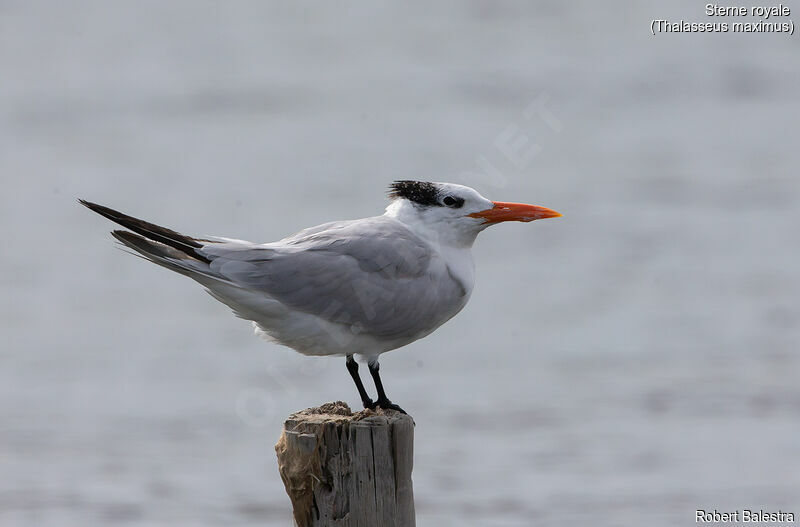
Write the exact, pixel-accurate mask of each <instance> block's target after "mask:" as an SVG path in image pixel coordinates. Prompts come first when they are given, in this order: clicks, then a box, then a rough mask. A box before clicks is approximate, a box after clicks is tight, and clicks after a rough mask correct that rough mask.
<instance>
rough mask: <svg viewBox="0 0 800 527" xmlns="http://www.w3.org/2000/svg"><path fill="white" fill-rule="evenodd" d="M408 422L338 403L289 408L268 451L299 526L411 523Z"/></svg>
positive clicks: (411, 424)
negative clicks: (272, 452)
mask: <svg viewBox="0 0 800 527" xmlns="http://www.w3.org/2000/svg"><path fill="white" fill-rule="evenodd" d="M413 448H414V421H413V419H412V418H411V417H410V416H408V415H406V414H403V413H401V412H397V411H394V410H383V409H380V408H379V409H376V410H363V411H360V412H356V413H353V412H352V411H351V410H350V407H349V406H348V405H347V403H344V402H342V401H337V402H331V403H325V404H323V405H321V406H319V407H316V408H308V409H306V410H302V411H299V412H295V413H293V414H291V415H290V416H289V418H288V419H287V420H286V422H285V423H284V427H283V432H282V434H281V437H280V439H279V440H278V443H277V444H276V445H275V452H276V454H277V456H278V471H279V472H280V475H281V479H282V480H283V484H284V486H285V487H286V493H287V494H288V495H289V499H290V500H291V502H292V508H293V514H294V519H295V522H296V523H297V525H298V526H300V527H332V526H337V527H361V526H363V527H374V526H377V525H380V526H382V527H409V526H414V525H415V517H414V492H413V487H412V482H411V471H412V467H413V457H414V452H413Z"/></svg>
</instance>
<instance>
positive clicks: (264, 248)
mask: <svg viewBox="0 0 800 527" xmlns="http://www.w3.org/2000/svg"><path fill="white" fill-rule="evenodd" d="M389 197H390V199H391V203H390V204H389V206H388V207H387V208H386V212H385V213H384V214H383V215H382V216H375V217H371V218H364V219H360V220H351V221H335V222H331V223H325V224H323V225H319V226H317V227H311V228H309V229H305V230H302V231H300V232H298V233H297V234H294V235H292V236H289V237H287V238H284V239H282V240H280V241H277V242H272V243H263V244H258V243H251V242H247V241H242V240H235V239H230V238H219V237H211V236H207V237H203V238H192V237H189V236H185V235H183V234H180V233H178V232H175V231H173V230H170V229H166V228H164V227H159V226H158V225H154V224H152V223H148V222H146V221H143V220H140V219H137V218H133V217H131V216H128V215H125V214H122V213H120V212H117V211H115V210H112V209H109V208H108V207H103V206H102V205H97V204H94V203H90V202H88V201H85V200H80V203H81V204H83V205H85V206H86V207H88V208H90V209H91V210H93V211H94V212H97V213H98V214H101V215H103V216H105V217H106V218H108V219H110V220H112V221H114V222H116V223H118V224H120V225H122V226H123V227H126V228H127V229H129V230H127V231H125V230H115V231H112V235H113V236H114V237H115V238H116V239H117V240H119V241H120V242H121V243H123V244H124V245H126V246H127V247H129V248H130V249H133V250H134V251H136V252H137V253H139V254H140V255H141V256H143V257H144V258H146V259H147V260H150V261H151V262H153V263H156V264H158V265H161V266H163V267H166V268H167V269H171V270H172V271H175V272H178V273H181V274H183V275H186V276H188V277H190V278H192V279H194V280H195V281H197V282H199V283H200V284H201V285H203V286H204V287H205V288H206V290H207V291H208V292H209V293H211V295H212V296H213V297H214V298H216V299H217V300H219V301H220V302H222V303H224V304H226V305H228V306H229V307H230V308H231V309H232V310H233V312H234V313H235V314H236V315H237V316H239V317H241V318H244V319H247V320H250V321H252V323H253V326H254V327H255V331H256V333H257V334H259V335H261V336H263V337H265V338H267V339H269V340H272V341H274V342H277V343H279V344H283V345H284V346H288V347H290V348H292V349H294V350H296V351H298V352H300V353H302V354H304V355H340V356H345V357H346V365H347V370H348V371H349V372H350V375H351V376H352V378H353V381H354V382H355V385H356V388H357V389H358V394H359V396H360V397H361V401H362V402H363V404H364V407H365V408H375V407H376V406H377V407H380V408H384V409H394V410H399V411H402V409H401V408H400V407H399V406H397V405H395V404H393V403H392V402H391V401H390V400H389V398H388V397H386V392H385V391H384V388H383V384H382V382H381V378H380V374H379V364H378V357H379V356H380V354H381V353H384V352H386V351H389V350H393V349H397V348H399V347H401V346H405V345H406V344H409V343H411V342H414V341H415V340H417V339H420V338H422V337H424V336H426V335H429V334H430V333H431V332H433V331H434V330H435V329H436V328H438V327H439V326H441V325H442V324H444V323H445V322H447V321H448V320H449V319H450V318H452V317H453V316H454V315H455V314H456V313H458V312H459V311H460V310H461V309H462V308H463V307H464V305H466V303H467V301H468V300H469V297H470V294H471V293H472V287H473V285H474V263H473V260H472V254H471V252H470V249H471V248H472V244H473V243H474V242H475V238H476V236H477V235H478V233H479V232H481V231H482V230H483V229H485V228H486V227H488V226H490V225H494V224H496V223H500V222H503V221H532V220H537V219H542V218H554V217H558V216H561V214H559V213H558V212H556V211H554V210H551V209H548V208H545V207H539V206H536V205H526V204H522V203H506V202H500V201H490V200H488V199H486V198H484V197H483V196H481V195H480V194H479V193H478V192H477V191H475V190H474V189H472V188H469V187H465V186H463V185H456V184H452V183H429V182H423V181H395V182H394V183H393V184H392V185H391V187H390V190H389ZM353 355H359V356H360V357H361V358H363V359H365V360H366V362H367V364H368V367H369V371H370V374H371V375H372V378H373V380H374V382H375V389H376V391H377V394H378V397H377V399H376V400H375V401H373V400H372V399H370V397H369V396H368V395H367V391H366V389H365V388H364V384H363V383H362V382H361V377H360V376H359V374H358V363H357V362H356V361H355V360H354V359H353Z"/></svg>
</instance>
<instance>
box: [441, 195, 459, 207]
mask: <svg viewBox="0 0 800 527" xmlns="http://www.w3.org/2000/svg"><path fill="white" fill-rule="evenodd" d="M442 203H444V204H445V205H447V206H448V207H453V208H454V209H457V208H459V207H460V206H461V205H463V204H464V200H463V199H461V198H454V197H453V196H445V198H444V199H443V200H442Z"/></svg>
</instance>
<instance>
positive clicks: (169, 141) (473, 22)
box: [0, 1, 800, 526]
mask: <svg viewBox="0 0 800 527" xmlns="http://www.w3.org/2000/svg"><path fill="white" fill-rule="evenodd" d="M701 9H702V8H701V6H699V5H696V4H695V3H694V2H673V3H671V4H670V5H669V6H666V5H665V6H658V5H656V4H653V5H651V6H646V5H645V4H640V5H638V6H636V7H631V5H630V4H624V3H621V2H619V3H606V4H604V5H603V7H602V8H601V7H600V6H599V5H598V4H596V3H592V2H571V3H569V4H564V3H557V2H553V3H543V4H533V5H530V6H529V5H527V3H509V4H505V3H504V4H502V6H500V5H495V4H493V3H489V2H470V3H466V4H464V3H452V4H449V3H445V4H437V6H436V7H433V6H428V5H423V4H414V5H407V4H397V6H395V7H394V8H386V7H383V6H372V7H364V6H357V5H356V4H352V5H347V6H343V5H342V4H336V5H335V6H334V5H333V4H331V5H321V4H313V5H312V4H291V6H289V5H287V6H283V7H278V6H273V7H268V6H266V5H265V4H264V3H261V2H251V3H246V2H236V3H226V4H219V3H210V2H137V3H129V4H128V5H121V3H107V2H96V3H90V2H78V3H73V2H71V3H70V4H69V5H67V4H66V3H63V4H62V3H55V2H49V3H47V2H45V3H41V4H36V3H22V2H14V1H12V2H2V3H0V66H2V71H3V72H4V75H3V81H2V83H0V178H2V183H3V185H2V187H3V192H2V193H0V222H2V225H4V226H5V229H4V235H3V241H4V244H3V247H4V248H3V251H2V254H3V257H2V258H1V259H0V283H2V290H3V295H2V300H0V310H1V311H0V313H1V314H2V316H1V317H0V328H2V331H1V332H0V334H2V339H3V340H2V342H3V344H2V351H0V474H2V477H0V524H2V525H13V526H19V525H37V526H50V525H52V526H64V525H80V526H94V525H97V526H101V525H109V524H114V525H116V524H131V525H187V526H189V525H191V526H197V525H221V524H224V525H288V524H289V522H290V510H289V501H288V499H287V498H286V496H285V494H284V492H283V488H282V485H281V483H280V479H279V478H278V475H277V469H276V464H275V459H274V453H273V451H272V446H273V444H274V442H275V440H276V439H277V437H278V434H279V430H280V426H281V423H282V420H283V418H284V417H285V416H286V415H288V414H289V413H290V412H291V411H293V410H297V409H300V408H304V407H307V406H311V405H315V404H319V403H321V402H324V401H327V400H332V399H340V398H344V399H346V400H348V401H349V402H350V403H351V404H355V403H356V402H357V395H356V393H355V390H354V388H353V387H352V384H351V381H350V379H349V377H348V375H347V373H346V370H345V367H344V361H343V360H341V359H313V358H305V357H301V356H298V355H296V354H294V353H293V352H291V351H290V350H288V349H283V348H279V347H276V346H274V345H271V344H267V343H265V342H262V341H259V340H258V339H256V338H255V337H253V336H252V335H251V330H250V328H249V326H248V325H247V324H246V323H244V322H242V321H239V320H237V319H235V318H234V317H232V316H230V315H229V314H228V313H227V310H226V308H225V307H224V306H222V305H221V304H217V303H215V302H214V301H213V300H212V299H211V298H209V297H207V295H205V294H204V293H203V292H202V290H201V289H200V288H198V287H196V285H195V284H194V283H192V282H191V281H189V280H185V279H183V278H181V277H179V276H176V275H171V274H170V273H168V272H167V271H165V270H163V269H160V268H157V267H155V266H153V265H149V264H146V263H145V262H142V261H141V260H139V259H136V258H132V257H130V256H128V255H126V254H123V253H122V252H120V251H117V250H115V249H114V245H113V244H112V243H111V239H110V237H109V236H108V235H107V232H106V231H107V230H108V229H109V228H110V225H109V224H108V223H107V222H105V221H104V220H102V219H101V218H99V217H96V216H93V215H91V214H89V213H88V212H87V211H86V210H84V209H82V208H81V207H79V206H77V205H76V203H75V199H76V198H77V197H84V198H87V199H91V200H94V201H98V202H100V203H105V204H108V205H111V206H114V207H116V208H119V209H121V210H123V211H126V212H130V213H132V214H136V215H139V216H142V217H144V218H147V219H150V220H153V221H155V222H158V223H162V224H165V225H167V226H170V227H172V228H175V229H177V230H181V231H184V232H187V233H189V234H221V235H228V236H234V237H239V238H245V239H251V240H254V241H269V240H273V239H277V238H280V237H282V236H284V235H286V234H289V233H291V232H294V231H296V230H299V229H300V228H302V227H306V226H310V225H314V224H317V223H322V222H324V221H329V220H332V219H346V218H355V217H361V216H367V215H372V214H376V213H379V212H380V211H381V210H382V208H383V207H384V206H385V203H384V201H383V195H384V191H385V187H386V185H387V184H388V182H389V181H391V180H392V179H398V178H415V179H431V180H447V181H460V182H465V183H468V184H473V185H475V186H476V187H478V188H479V189H480V190H481V191H482V192H483V193H484V194H485V195H487V196H488V197H491V198H494V199H500V200H509V201H527V202H533V203H540V204H542V205H546V206H550V207H553V208H555V209H556V210H559V211H561V212H563V213H564V214H565V217H564V218H562V219H559V220H552V221H547V222H536V223H534V224H515V225H504V226H499V227H495V228H493V229H490V230H489V231H487V232H485V233H484V234H482V235H481V237H480V238H479V240H478V243H477V244H476V246H475V258H476V263H477V274H478V283H477V287H476V289H475V292H474V294H473V297H472V300H471V303H470V305H468V306H467V308H466V309H465V310H464V311H463V312H462V313H461V314H460V315H459V316H458V317H456V318H455V319H454V320H453V321H451V322H450V323H448V324H447V325H446V326H444V327H443V328H441V329H440V330H439V331H438V332H436V333H435V334H434V335H432V336H431V337H429V338H427V339H424V340H423V341H420V342H417V343H415V344H413V345H411V346H409V347H407V348H405V349H403V350H401V351H398V352H396V353H391V354H388V355H385V356H384V358H383V360H382V372H383V373H384V381H385V383H386V385H387V390H388V391H389V394H390V396H391V397H392V398H393V399H394V400H396V401H397V402H399V403H400V404H402V405H403V406H404V407H405V408H406V409H408V410H409V411H410V412H411V413H412V414H413V415H414V417H415V419H416V422H417V429H416V434H417V440H416V466H415V471H414V478H415V490H416V501H417V510H418V523H419V525H421V526H426V525H430V526H450V525H452V526H465V525H476V526H477V525H481V526H483V525H491V526H523V525H525V526H527V525H531V524H535V525H563V524H564V523H568V522H570V521H575V522H579V523H580V524H584V525H587V524H588V525H595V526H604V525H635V526H639V525H676V524H679V523H680V524H686V523H690V522H692V521H693V520H694V511H695V509H697V508H706V509H712V508H715V507H716V508H717V509H719V510H723V509H725V510H733V509H737V508H738V509H741V508H745V507H749V508H764V509H766V510H777V509H778V508H780V509H782V510H790V511H792V510H793V511H794V512H795V513H800V499H799V498H798V496H799V495H800V494H798V488H800V470H798V461H797V460H798V459H800V443H798V441H797V438H798V434H800V425H799V424H798V423H800V387H799V386H798V383H797V378H798V373H800V362H798V356H797V352H798V323H800V307H798V302H797V299H798V296H800V273H798V269H797V262H798V257H800V251H798V244H797V239H798V238H797V234H798V225H800V208H798V198H800V185H799V184H798V182H797V173H796V172H797V166H798V162H800V150H798V148H797V143H798V135H797V118H798V113H799V111H800V97H799V95H798V94H800V75H798V64H800V60H798V59H800V48H798V46H797V40H796V38H797V37H787V36H785V35H733V34H723V35H721V34H717V35H687V34H681V35H678V34H673V35H660V36H656V37H653V36H651V35H650V33H649V31H648V30H649V27H648V26H649V22H650V20H651V19H653V18H674V19H680V18H684V19H687V20H697V21H702V16H703V14H702V11H701ZM526 110H527V111H526ZM519 134H524V135H525V136H526V137H527V138H528V140H529V141H531V142H535V143H536V144H537V145H538V148H539V150H538V153H537V154H536V155H535V156H534V157H533V158H531V159H527V158H521V159H516V163H515V160H514V159H512V158H510V157H508V156H506V155H503V154H502V153H501V149H500V148H502V145H503V144H507V143H508V142H509V141H510V140H511V141H513V140H519V139H520V135H519ZM498 138H499V139H498ZM498 143H499V144H500V145H501V147H500V148H499V147H498ZM487 164H488V165H487ZM487 166H489V168H487ZM481 174H482V175H481Z"/></svg>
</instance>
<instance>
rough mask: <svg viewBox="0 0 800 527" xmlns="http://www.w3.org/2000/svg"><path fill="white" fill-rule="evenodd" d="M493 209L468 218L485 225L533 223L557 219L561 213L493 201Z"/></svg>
mask: <svg viewBox="0 0 800 527" xmlns="http://www.w3.org/2000/svg"><path fill="white" fill-rule="evenodd" d="M492 203H494V207H492V208H491V209H486V210H482V211H480V212H473V213H472V214H469V216H471V217H473V218H483V219H484V220H485V221H486V223H499V222H501V221H533V220H542V219H544V218H558V217H560V216H561V213H559V212H556V211H554V210H553V209H548V208H547V207H539V206H538V205H526V204H525V203H507V202H505V201H493V202H492Z"/></svg>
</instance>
